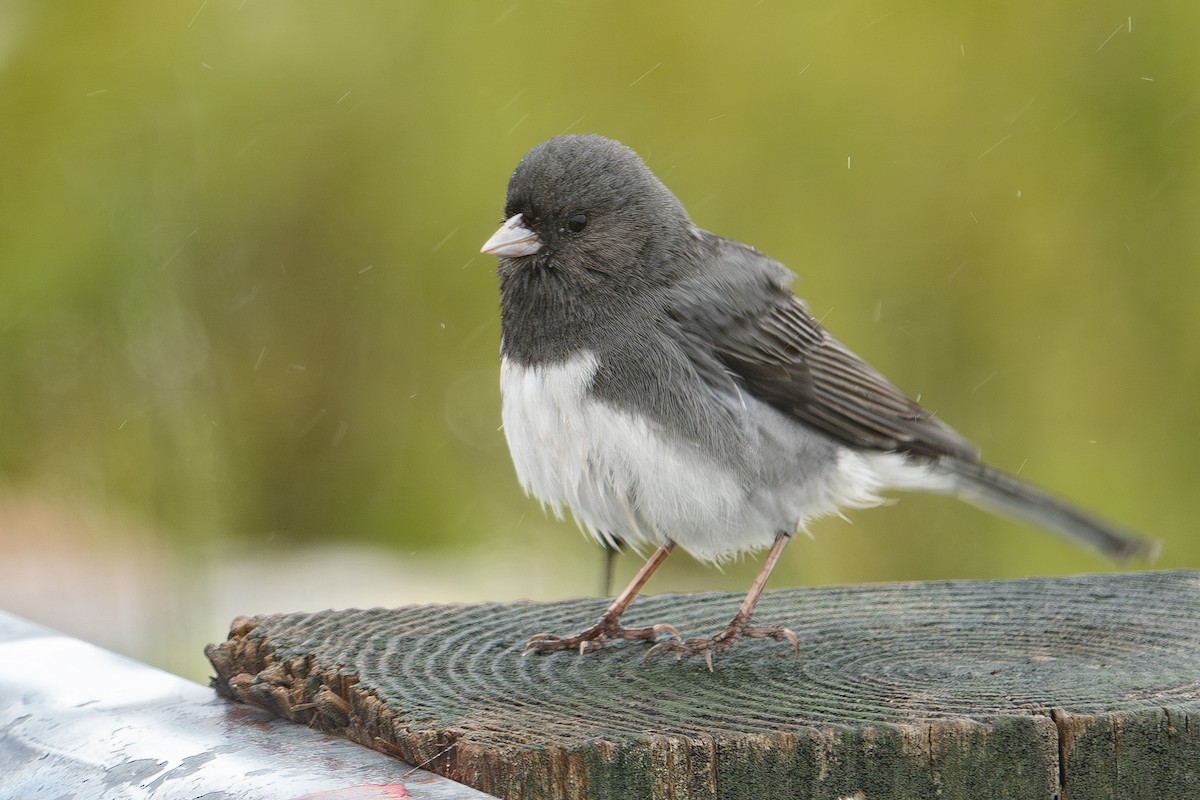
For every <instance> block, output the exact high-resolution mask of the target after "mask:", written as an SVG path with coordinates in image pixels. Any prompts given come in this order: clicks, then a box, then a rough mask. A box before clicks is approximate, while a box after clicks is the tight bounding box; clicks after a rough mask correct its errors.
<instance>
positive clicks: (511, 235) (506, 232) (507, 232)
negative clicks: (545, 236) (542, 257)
mask: <svg viewBox="0 0 1200 800" xmlns="http://www.w3.org/2000/svg"><path fill="white" fill-rule="evenodd" d="M541 249H542V240H541V239H539V238H538V235H537V234H536V233H534V232H533V230H531V229H530V228H528V227H527V226H526V225H525V224H524V220H522V218H521V215H520V214H513V215H512V216H511V217H509V218H508V219H506V220H504V224H503V225H501V226H500V229H499V230H497V231H496V232H495V233H493V234H492V238H490V239H488V240H487V241H486V242H484V243H483V247H481V248H480V250H479V252H481V253H487V254H489V255H493V256H497V257H498V258H519V257H521V256H531V255H533V254H534V253H536V252H538V251H539V250H541Z"/></svg>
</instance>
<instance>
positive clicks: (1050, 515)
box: [942, 459, 1160, 561]
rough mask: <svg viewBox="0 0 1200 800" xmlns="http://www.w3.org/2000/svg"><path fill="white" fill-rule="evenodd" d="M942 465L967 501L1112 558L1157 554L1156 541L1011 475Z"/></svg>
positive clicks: (949, 462)
mask: <svg viewBox="0 0 1200 800" xmlns="http://www.w3.org/2000/svg"><path fill="white" fill-rule="evenodd" d="M942 463H943V465H944V466H945V467H946V468H947V469H948V470H949V471H950V472H951V474H953V476H954V478H955V487H954V489H953V491H954V492H955V493H956V494H957V495H958V496H959V497H961V498H962V499H963V500H966V501H967V502H969V503H972V504H974V505H977V506H980V507H981V508H985V509H987V510H989V511H995V512H998V513H1000V514H1006V515H1008V516H1012V517H1016V518H1018V519H1022V520H1024V521H1026V522H1032V523H1033V524H1035V525H1038V526H1039V527H1042V528H1045V529H1046V530H1048V531H1051V532H1053V533H1056V534H1058V535H1060V536H1062V537H1063V538H1065V539H1069V540H1070V541H1073V542H1075V543H1076V544H1082V545H1084V546H1085V547H1088V548H1090V549H1092V550H1095V551H1096V552H1098V553H1100V554H1101V555H1104V556H1107V557H1108V558H1111V559H1113V560H1114V561H1129V560H1131V559H1144V560H1147V561H1152V560H1154V559H1155V558H1157V557H1158V551H1159V549H1160V546H1159V543H1158V542H1155V541H1151V540H1148V539H1143V538H1141V537H1140V536H1138V535H1137V534H1135V533H1133V532H1132V531H1127V530H1124V529H1122V528H1118V527H1117V526H1115V525H1112V524H1110V523H1108V522H1105V521H1104V520H1102V519H1100V518H1099V517H1096V516H1093V515H1092V514H1089V513H1087V512H1086V511H1081V510H1079V509H1077V508H1073V507H1072V506H1069V505H1067V504H1066V503H1064V502H1063V501H1062V500H1059V499H1058V498H1056V497H1053V496H1051V495H1050V494H1047V493H1046V492H1044V491H1042V490H1041V489H1038V488H1036V487H1034V486H1030V485H1029V484H1027V483H1023V482H1022V481H1020V480H1018V479H1016V478H1014V477H1013V476H1012V475H1009V474H1007V473H1004V472H1001V471H999V470H996V469H992V468H991V467H989V466H986V465H984V464H979V463H973V462H970V461H962V460H960V459H944V460H943V462H942Z"/></svg>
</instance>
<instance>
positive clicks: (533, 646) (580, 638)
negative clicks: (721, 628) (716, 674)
mask: <svg viewBox="0 0 1200 800" xmlns="http://www.w3.org/2000/svg"><path fill="white" fill-rule="evenodd" d="M663 633H665V634H667V635H668V636H670V637H673V639H674V640H677V641H680V642H682V641H683V637H682V636H680V635H679V631H677V630H675V626H673V625H668V624H667V623H665V622H660V623H659V624H657V625H651V626H649V627H646V628H622V627H621V626H620V625H618V624H617V623H616V621H615V620H611V621H610V620H606V619H601V620H600V622H597V623H596V624H595V625H593V626H592V627H590V628H587V629H586V630H582V631H580V632H579V633H576V634H574V635H572V636H555V635H554V634H550V633H536V634H534V635H533V636H530V637H529V640H528V641H527V642H525V649H524V650H522V651H521V655H523V656H524V655H528V654H530V653H549V652H552V651H554V650H576V649H577V650H579V654H580V655H583V654H584V653H594V652H595V651H597V650H601V649H603V648H604V646H605V645H607V644H608V643H609V642H610V641H612V640H613V639H629V640H635V641H636V640H640V641H644V642H654V641H657V640H658V637H659V634H663ZM666 641H668V642H669V641H672V639H667V640H666Z"/></svg>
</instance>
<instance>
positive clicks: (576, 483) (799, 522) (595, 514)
mask: <svg viewBox="0 0 1200 800" xmlns="http://www.w3.org/2000/svg"><path fill="white" fill-rule="evenodd" d="M597 366H598V361H597V359H596V357H595V356H594V355H593V354H591V353H583V354H581V355H579V356H576V357H574V358H572V359H570V360H568V361H566V362H563V363H561V364H557V365H553V366H536V367H523V366H519V365H516V364H514V363H512V362H510V361H509V360H508V359H503V360H502V362H501V367H500V386H501V394H502V396H503V412H502V416H503V421H504V434H505V437H506V438H507V439H508V446H509V450H510V451H511V453H512V459H513V464H514V466H515V467H516V471H517V477H518V478H519V479H520V481H521V485H522V487H524V489H525V491H526V493H528V494H529V495H531V496H533V497H535V498H537V499H538V500H540V501H541V502H542V504H543V505H544V506H547V507H549V508H550V509H551V510H553V511H554V513H555V515H557V516H558V517H560V518H561V517H562V515H563V508H564V507H566V508H569V509H570V510H571V512H572V514H573V515H574V517H575V519H576V521H577V522H578V523H579V525H580V527H582V528H583V529H584V531H586V532H587V533H588V534H590V535H591V536H593V537H594V538H596V539H597V540H600V541H608V540H611V539H612V538H614V537H618V538H620V539H623V540H625V541H627V542H629V543H631V544H634V545H637V544H641V543H649V544H661V543H663V542H664V541H666V540H667V539H670V540H672V541H675V542H676V543H678V544H679V545H680V546H681V547H682V548H683V549H685V550H687V551H688V552H689V553H691V554H692V555H694V556H696V557H697V558H701V559H705V560H717V559H720V558H722V557H726V556H731V555H734V554H736V553H739V552H743V551H747V550H758V549H761V548H763V547H766V546H767V545H769V544H770V543H771V541H772V540H773V539H774V537H775V534H776V533H777V532H780V531H786V532H788V533H791V532H793V531H795V529H796V528H797V526H803V525H804V523H805V522H807V521H808V520H809V519H812V518H814V517H817V516H820V515H823V514H828V513H833V512H836V511H837V510H838V508H839V507H846V506H848V507H861V506H867V505H874V504H876V503H878V502H879V501H880V498H879V495H878V493H879V492H880V491H882V490H883V489H885V488H887V486H888V485H894V484H895V483H896V480H895V477H893V475H892V473H895V472H897V471H898V472H899V473H901V474H910V471H911V470H912V469H913V468H912V467H909V466H907V465H905V464H904V463H903V458H902V457H901V456H896V455H888V454H878V455H873V456H863V455H860V454H858V453H855V452H853V451H851V450H848V449H845V448H835V447H833V446H831V445H829V444H827V443H826V444H820V443H818V445H819V446H817V445H814V441H815V440H814V439H813V438H812V437H813V436H814V434H812V433H810V432H806V431H804V430H803V429H800V428H799V426H796V425H794V424H792V423H790V422H786V421H783V419H782V417H780V418H779V419H778V420H776V419H774V417H769V418H764V416H763V414H770V415H774V412H767V411H764V410H763V407H761V406H760V407H758V409H757V410H758V414H759V416H758V417H757V418H756V424H755V425H754V426H753V430H750V431H748V439H747V441H748V442H749V443H750V444H749V447H750V448H751V450H752V452H751V454H750V457H749V459H748V463H749V464H750V466H749V467H748V468H747V469H746V470H744V471H743V472H742V474H739V473H738V472H736V471H734V470H732V469H729V468H728V467H726V466H723V465H721V464H719V463H717V462H716V461H715V460H714V459H713V458H711V457H709V456H707V455H705V454H704V453H702V452H700V451H699V449H698V448H696V447H695V446H694V445H692V444H690V443H688V442H686V441H680V440H679V439H678V437H672V436H670V435H669V434H667V433H666V432H665V431H663V430H662V429H661V428H660V427H659V426H658V425H656V424H655V423H653V422H651V421H648V420H646V419H645V418H643V417H641V416H635V415H633V414H629V413H625V412H622V411H619V410H617V409H614V408H612V407H611V406H610V405H608V404H606V403H604V402H601V401H599V400H596V399H594V398H593V397H592V396H591V393H590V391H589V388H590V386H591V382H592V377H593V376H594V375H595V373H596V369H597ZM768 451H769V452H768ZM922 472H924V470H922ZM913 477H915V473H913Z"/></svg>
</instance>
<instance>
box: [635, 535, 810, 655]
mask: <svg viewBox="0 0 1200 800" xmlns="http://www.w3.org/2000/svg"><path fill="white" fill-rule="evenodd" d="M791 539H792V536H791V534H789V533H778V534H776V535H775V541H774V543H772V544H771V549H770V550H769V551H768V552H767V557H766V558H765V559H763V563H762V566H761V567H760V568H759V570H758V575H757V576H755V578H754V583H753V584H751V585H750V591H748V592H746V597H745V599H744V600H742V605H741V606H740V607H739V608H738V612H737V613H736V614H734V615H733V621H732V622H730V623H729V626H728V627H726V628H725V629H724V630H722V631H720V632H719V633H717V634H716V635H715V636H713V637H712V638H710V639H688V640H687V641H686V642H685V641H681V640H679V639H678V638H676V639H668V640H666V641H663V642H659V643H658V644H656V645H654V647H652V648H650V650H649V651H647V653H646V658H647V659H649V658H650V657H651V656H652V655H654V654H655V653H674V654H675V658H676V660H678V659H680V658H682V657H683V656H685V655H688V656H704V660H705V662H706V663H707V664H708V668H709V669H710V670H711V669H712V663H713V656H714V655H716V654H717V653H723V652H725V651H726V650H728V649H729V648H731V647H733V646H734V645H735V644H736V643H737V641H738V640H739V639H743V638H749V639H775V640H776V641H779V642H788V643H789V644H791V645H792V649H794V650H795V651H796V652H799V651H800V640H799V639H797V638H796V634H794V633H792V632H791V631H790V630H788V629H787V628H783V627H770V626H764V625H751V624H750V617H751V616H752V615H753V614H754V606H756V605H757V604H758V598H759V596H760V595H762V593H763V589H764V588H765V587H766V585H767V578H769V577H771V571H772V570H774V569H775V564H776V562H778V561H779V556H780V555H781V554H782V553H783V548H784V547H786V546H787V543H788V542H790V541H791Z"/></svg>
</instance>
